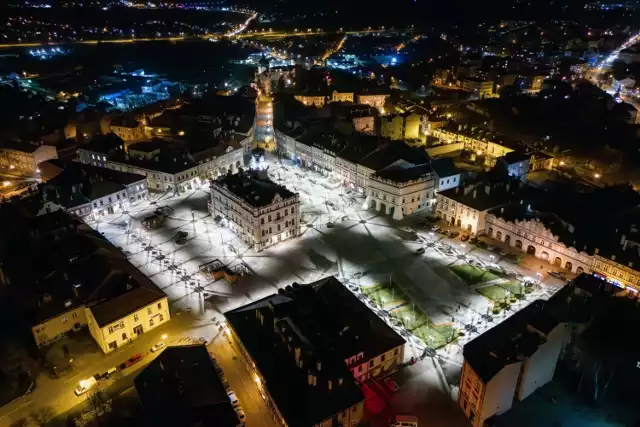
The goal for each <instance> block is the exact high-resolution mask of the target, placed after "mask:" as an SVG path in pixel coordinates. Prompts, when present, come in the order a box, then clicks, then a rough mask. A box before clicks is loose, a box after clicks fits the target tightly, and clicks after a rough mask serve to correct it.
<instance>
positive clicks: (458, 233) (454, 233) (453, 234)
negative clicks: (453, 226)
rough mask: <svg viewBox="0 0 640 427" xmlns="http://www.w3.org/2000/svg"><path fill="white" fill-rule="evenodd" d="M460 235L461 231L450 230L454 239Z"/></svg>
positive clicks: (450, 235)
mask: <svg viewBox="0 0 640 427" xmlns="http://www.w3.org/2000/svg"><path fill="white" fill-rule="evenodd" d="M459 235H460V232H459V231H450V232H449V237H451V238H452V239H455V238H456V237H458V236H459Z"/></svg>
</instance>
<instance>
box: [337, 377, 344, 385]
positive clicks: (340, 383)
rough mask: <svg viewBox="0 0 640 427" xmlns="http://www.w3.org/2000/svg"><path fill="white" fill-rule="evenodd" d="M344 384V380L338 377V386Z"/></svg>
mask: <svg viewBox="0 0 640 427" xmlns="http://www.w3.org/2000/svg"><path fill="white" fill-rule="evenodd" d="M343 382H344V380H343V379H342V377H338V385H342V383H343Z"/></svg>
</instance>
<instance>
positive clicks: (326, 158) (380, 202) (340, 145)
mask: <svg viewBox="0 0 640 427" xmlns="http://www.w3.org/2000/svg"><path fill="white" fill-rule="evenodd" d="M295 131H297V129H296V130H295ZM294 134H295V136H293V135H294ZM276 141H277V143H278V150H279V153H280V154H281V155H283V156H285V157H288V158H290V159H292V160H294V161H296V162H298V163H299V164H300V165H301V166H303V167H307V168H310V169H314V170H316V171H318V172H320V173H323V174H325V175H327V176H329V177H331V178H334V179H335V180H337V181H339V182H340V183H341V184H342V185H344V186H346V187H348V188H352V189H355V190H356V191H358V192H360V193H362V194H364V195H366V196H367V200H366V202H365V207H366V208H375V209H376V210H378V211H382V212H384V213H385V214H388V215H391V216H393V218H394V219H402V218H403V216H404V215H409V214H411V213H414V212H416V211H420V210H424V209H432V208H433V206H434V203H435V195H436V194H437V193H438V192H440V191H445V190H447V189H450V188H453V187H457V186H458V185H460V172H459V171H458V170H456V168H455V166H454V164H453V161H452V159H448V158H442V159H436V160H430V159H429V156H428V155H427V154H426V152H425V151H424V150H421V149H418V148H411V147H409V146H408V145H406V144H404V143H402V142H389V141H386V142H384V143H382V144H381V143H379V139H378V138H376V137H374V136H368V135H357V136H356V137H354V138H353V139H351V140H349V139H345V138H340V137H339V136H337V135H335V134H325V133H318V134H303V133H301V132H297V133H296V132H290V133H289V134H286V133H284V132H282V131H280V130H276Z"/></svg>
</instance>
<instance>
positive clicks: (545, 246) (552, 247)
mask: <svg viewBox="0 0 640 427" xmlns="http://www.w3.org/2000/svg"><path fill="white" fill-rule="evenodd" d="M500 209H501V208H497V209H495V210H493V211H492V212H491V213H489V214H488V215H487V216H486V223H485V234H486V235H487V236H488V237H491V238H493V239H496V240H499V241H501V242H503V243H505V244H507V245H509V246H511V247H513V248H515V249H517V250H519V251H522V252H525V253H527V254H529V255H533V256H535V257H536V258H539V259H541V260H543V261H546V262H548V263H549V264H551V265H553V266H555V267H560V268H563V269H565V270H567V271H571V272H574V273H576V274H580V273H582V272H589V271H590V269H591V268H590V267H591V263H592V257H591V255H589V254H588V253H587V252H585V251H579V250H577V249H576V248H574V247H571V246H569V247H567V245H565V244H564V243H563V242H561V241H560V238H559V237H558V236H555V235H554V234H553V233H552V232H551V231H550V230H549V229H547V227H546V226H545V224H544V222H542V221H540V220H539V219H537V218H535V219H529V220H518V219H514V220H513V221H507V220H505V219H503V218H502V217H501V216H500V215H501V212H500Z"/></svg>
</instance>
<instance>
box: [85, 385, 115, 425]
mask: <svg viewBox="0 0 640 427" xmlns="http://www.w3.org/2000/svg"><path fill="white" fill-rule="evenodd" d="M87 402H89V405H91V411H92V412H93V413H94V414H95V417H96V422H97V423H98V425H100V424H102V423H101V421H102V419H101V417H102V416H103V415H104V414H105V413H106V412H107V411H108V409H109V406H110V404H111V402H110V401H109V399H108V398H107V396H106V395H105V393H104V392H103V391H102V390H101V389H100V388H99V387H96V388H94V389H93V390H91V391H90V392H89V394H88V395H87Z"/></svg>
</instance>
